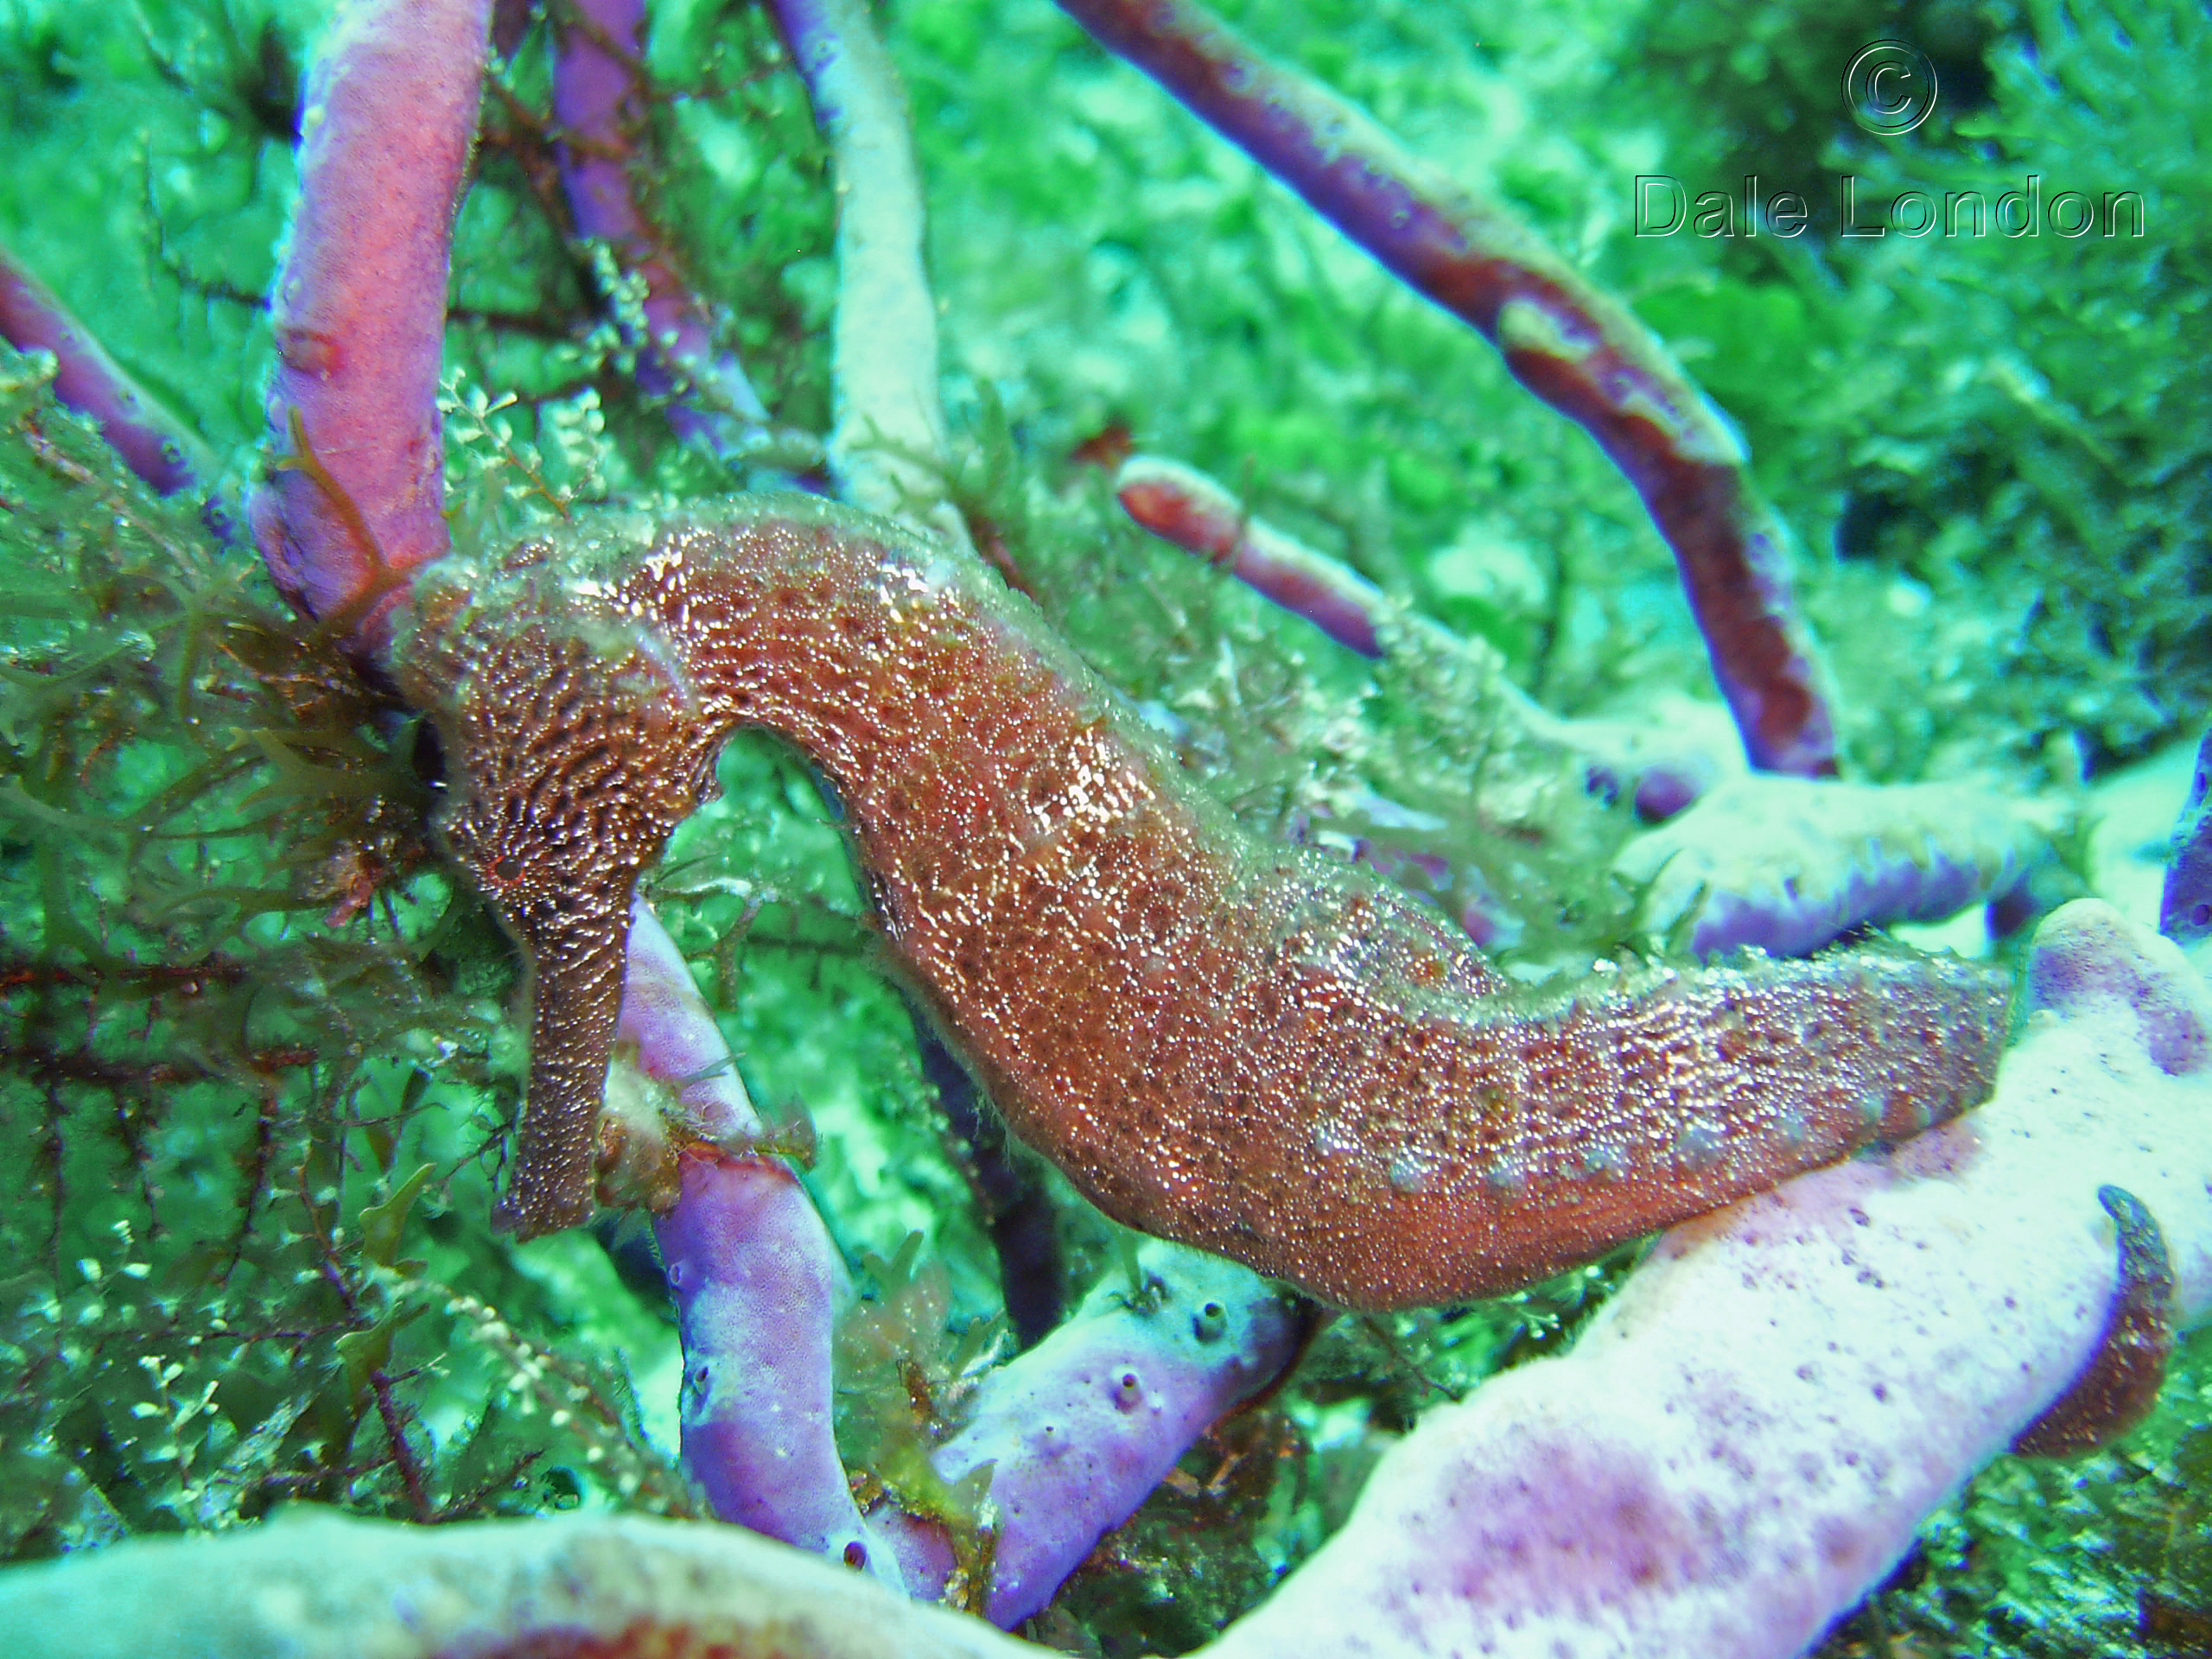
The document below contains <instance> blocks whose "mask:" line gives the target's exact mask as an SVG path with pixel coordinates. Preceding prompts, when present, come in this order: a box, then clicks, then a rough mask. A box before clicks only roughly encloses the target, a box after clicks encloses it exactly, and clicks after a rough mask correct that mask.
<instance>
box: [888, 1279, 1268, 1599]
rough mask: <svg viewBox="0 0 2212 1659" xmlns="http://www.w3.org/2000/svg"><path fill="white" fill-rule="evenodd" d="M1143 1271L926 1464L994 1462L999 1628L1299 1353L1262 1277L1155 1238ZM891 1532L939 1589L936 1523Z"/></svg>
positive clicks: (1032, 1357) (969, 1468) (981, 1405)
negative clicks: (1212, 1425)
mask: <svg viewBox="0 0 2212 1659" xmlns="http://www.w3.org/2000/svg"><path fill="white" fill-rule="evenodd" d="M1137 1262H1138V1268H1139V1274H1140V1279H1141V1283H1140V1284H1139V1285H1138V1286H1135V1287H1128V1286H1124V1285H1117V1284H1116V1282H1115V1281H1114V1280H1113V1279H1112V1278H1111V1277H1110V1276H1109V1279H1108V1281H1107V1282H1105V1283H1104V1284H1102V1285H1101V1286H1099V1287H1098V1288H1096V1289H1095V1290H1093V1291H1092V1292H1091V1294H1090V1296H1089V1297H1088V1298H1086V1299H1085V1300H1084V1306H1083V1307H1082V1309H1081V1311H1080V1312H1079V1313H1077V1317H1076V1318H1075V1319H1072V1320H1071V1321H1070V1322H1069V1323H1068V1324H1066V1325H1063V1326H1061V1328H1060V1329H1059V1330H1058V1332H1054V1333H1053V1334H1052V1336H1051V1337H1050V1338H1046V1340H1045V1341H1044V1342H1043V1343H1041V1344H1039V1345H1038V1346H1037V1347H1035V1348H1033V1349H1032V1350H1030V1351H1029V1352H1027V1353H1026V1354H1024V1355H1022V1356H1021V1357H1020V1358H1019V1359H1016V1360H1014V1361H1013V1362H1011V1363H1008V1364H1007V1365H1006V1366H1004V1367H1003V1368H1001V1370H998V1371H996V1372H995V1373H994V1374H993V1375H992V1376H989V1377H988V1379H986V1380H985V1382H984V1383H983V1384H982V1387H981V1389H979V1390H978V1391H977V1397H976V1402H975V1409H974V1412H973V1414H972V1415H971V1416H970V1417H969V1421H968V1423H967V1426H966V1427H963V1429H962V1430H961V1431H960V1433H957V1434H956V1435H955V1436H953V1438H952V1439H950V1440H948V1441H946V1442H945V1443H944V1445H943V1446H940V1447H938V1450H937V1451H936V1452H935V1453H933V1454H932V1456H931V1463H932V1464H933V1465H935V1467H936V1469H937V1471H938V1474H940V1475H941V1476H943V1477H944V1479H945V1481H946V1482H947V1483H948V1484H952V1483H956V1482H958V1481H960V1480H963V1479H964V1478H968V1477H969V1476H970V1475H972V1474H973V1473H974V1472H975V1471H976V1470H978V1469H980V1468H982V1467H983V1466H984V1465H986V1464H988V1465H991V1466H992V1474H991V1487H990V1503H991V1505H992V1507H993V1508H994V1509H995V1511H996V1513H997V1516H998V1520H997V1541H996V1548H995V1554H994V1556H993V1573H992V1578H991V1587H990V1594H989V1597H988V1600H987V1602H986V1604H985V1607H984V1612H985V1615H986V1617H988V1618H989V1619H990V1620H991V1622H992V1623H993V1624H997V1625H1000V1626H1001V1627H1002V1628H1005V1627H1011V1626H1013V1625H1014V1624H1019V1623H1020V1622H1021V1621H1022V1620H1023V1619H1025V1618H1028V1617H1030V1616H1031V1615H1032V1614H1033V1613H1035V1612H1037V1611H1039V1610H1040V1609H1041V1608H1043V1606H1044V1605H1045V1604H1046V1602H1048V1601H1050V1600H1051V1599H1052V1596H1053V1593H1054V1592H1056V1591H1058V1588H1059V1586H1060V1584H1061V1581H1062V1580H1065V1578H1066V1577H1067V1575H1068V1574H1069V1573H1071V1572H1073V1571H1074V1570H1075V1567H1076V1566H1077V1563H1078V1562H1080V1561H1081V1560H1083V1558H1084V1556H1086V1555H1088V1554H1090V1551H1091V1548H1092V1547H1093V1546H1094V1545H1096V1543H1097V1541H1099V1539H1101V1538H1102V1537H1103V1536H1104V1535H1106V1534H1107V1533H1109V1532H1110V1531H1111V1530H1113V1529H1114V1528H1116V1527H1117V1526H1119V1525H1121V1523H1122V1522H1124V1521H1126V1520H1128V1518H1129V1516H1131V1515H1133V1514H1135V1511H1136V1508H1137V1506H1138V1505H1139V1504H1140V1503H1143V1502H1144V1500H1145V1498H1146V1497H1147V1495H1148V1494H1149V1493H1150V1492H1151V1491H1152V1490H1153V1488H1154V1487H1155V1486H1157V1485H1159V1484H1160V1482H1161V1481H1162V1480H1163V1479H1165V1478H1166V1475H1167V1471H1169V1470H1171V1469H1173V1467H1174V1466H1175V1463H1176V1460H1177V1459H1179V1458H1180V1457H1181V1456H1182V1455H1183V1453H1184V1452H1186V1451H1188V1450H1189V1449H1190V1447H1191V1446H1192V1443H1193V1442H1194V1441H1195V1440H1197V1439H1198V1436H1199V1435H1200V1434H1201V1433H1204V1432H1205V1428H1206V1427H1207V1425H1208V1424H1210V1423H1211V1422H1212V1421H1214V1420H1215V1419H1216V1418H1217V1417H1219V1416H1221V1415H1222V1414H1224V1413H1225V1412H1227V1411H1229V1410H1230V1408H1233V1407H1234V1406H1236V1404H1237V1403H1238V1402H1241V1401H1243V1400H1245V1399H1247V1398H1249V1396H1250V1395H1253V1394H1255V1393H1256V1392H1258V1390H1260V1389H1262V1388H1264V1387H1265V1386H1266V1385H1267V1384H1268V1383H1271V1382H1273V1381H1274V1378H1275V1377H1276V1376H1277V1375H1278V1374H1280V1373H1281V1370H1282V1369H1283V1367H1284V1366H1285V1365H1287V1364H1288V1363H1290V1360H1291V1357H1292V1356H1293V1354H1294V1352H1295V1351H1296V1349H1297V1345H1298V1338H1299V1333H1300V1320H1299V1319H1298V1316H1297V1314H1296V1313H1295V1312H1294V1310H1293V1308H1292V1306H1290V1305H1289V1304H1288V1303H1287V1300H1285V1298H1284V1297H1283V1296H1282V1295H1281V1294H1280V1293H1279V1292H1277V1291H1275V1290H1274V1289H1273V1288H1272V1287H1270V1286H1269V1285H1268V1283H1267V1281H1264V1280H1262V1279H1261V1278H1260V1277H1259V1276H1258V1275H1257V1274H1254V1273H1251V1272H1249V1270H1247V1269H1245V1268H1240V1267H1237V1266H1236V1264H1234V1263H1233V1262H1224V1261H1221V1260H1219V1259H1218V1258H1217V1257H1214V1256H1210V1255H1200V1254H1199V1253H1198V1252H1197V1251H1195V1250H1190V1249H1184V1248H1182V1247H1181V1246H1179V1245H1173V1244H1164V1243H1147V1244H1146V1245H1144V1247H1143V1248H1142V1249H1141V1250H1139V1252H1138V1254H1137ZM891 1526H892V1528H893V1530H894V1531H895V1534H896V1535H897V1537H898V1539H899V1552H900V1555H901V1558H902V1560H904V1561H905V1563H906V1577H907V1580H908V1582H909V1583H910V1584H911V1585H912V1586H914V1587H915V1588H916V1590H917V1592H923V1591H925V1590H935V1589H936V1588H938V1587H939V1586H943V1585H944V1582H945V1580H947V1579H948V1578H949V1577H950V1574H951V1572H952V1568H953V1556H952V1550H951V1547H950V1544H949V1543H948V1542H947V1541H946V1540H945V1537H944V1532H943V1530H942V1529H940V1528H938V1527H937V1526H936V1525H935V1524H933V1523H931V1522H925V1521H918V1520H916V1519H914V1518H912V1517H911V1516H897V1517H895V1519H893V1520H892V1522H891Z"/></svg>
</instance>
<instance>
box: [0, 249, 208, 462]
mask: <svg viewBox="0 0 2212 1659" xmlns="http://www.w3.org/2000/svg"><path fill="white" fill-rule="evenodd" d="M0 340H6V341H7V342H8V343H9V344H10V346H14V347H15V348H16V350H17V351H20V352H34V351H35V352H51V353H53V354H54V397H55V398H56V400H57V401H59V402H60V404H62V406H63V407H64V408H67V409H73V410H76V411H77V413H79V415H82V416H85V417H86V419H88V420H90V421H91V422H92V423H93V424H94V425H96V426H98V427H99V429H100V435H101V436H102V437H104V438H105V439H106V440H107V441H108V442H109V444H110V445H111V447H112V448H114V450H115V452H116V453H117V454H119V455H121V456H122V457H123V462H124V465H125V466H126V467H130V470H131V471H132V472H134V473H136V474H137V475H138V476H139V477H140V478H142V479H143V480H145V481H146V482H147V483H148V484H149V486H152V487H153V488H154V489H155V490H156V491H158V492H159V493H162V494H163V495H175V493H177V492H178V491H179V490H182V489H188V488H190V487H191V486H194V485H205V484H206V483H207V481H208V480H211V479H213V477H214V475H215V472H216V467H215V461H214V457H213V455H212V454H209V453H208V450H207V446H206V445H205V444H203V443H202V442H200V440H199V439H198V438H197V437H195V436H194V435H193V434H192V433H191V432H189V431H188V430H187V429H185V427H184V426H183V425H182V424H181V423H179V422H178V421H177V420H176V419H175V417H174V416H171V415H170V414H169V413H168V411H167V410H164V409H162V408H161V407H160V405H158V404H156V403H155V401H154V400H153V398H151V397H149V396H148V395H147V394H146V393H145V392H144V391H142V390H141V389H140V388H139V387H138V385H137V384H136V383H134V382H133V381H132V379H131V378H130V376H129V375H127V374H125V373H124V372H123V370H122V369H121V368H120V367H118V365H117V364H116V361H115V359H113V358H111V357H110V356H109V355H108V354H107V353H106V352H105V351H104V350H102V349H101V347H100V343H99V340H95V339H94V338H93V337H92V334H91V333H90V331H88V330H87V329H86V327H85V325H84V324H82V323H81V322H79V321H77V319H76V318H75V317H73V316H72V315H70V314H69V311H68V308H67V307H66V306H64V305H63V304H62V303H61V302H60V300H58V299H56V298H55V297H54V294H53V292H52V291H51V290H50V289H48V288H47V286H46V284H45V283H41V282H40V281H39V279H38V278H37V277H34V276H32V275H31V273H30V272H29V270H26V269H25V268H24V267H23V265H22V262H21V261H19V260H18V259H17V258H16V257H15V255H13V254H12V253H10V252H9V251H8V250H7V249H6V248H4V247H0Z"/></svg>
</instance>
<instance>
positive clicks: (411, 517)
mask: <svg viewBox="0 0 2212 1659" xmlns="http://www.w3.org/2000/svg"><path fill="white" fill-rule="evenodd" d="M490 24H491V3H490V0H351V3H347V4H345V5H343V6H341V7H340V10H339V11H338V13H337V15H336V16H335V17H334V19H333V21H332V22H331V24H330V27H329V30H328V33H327V35H325V36H324V39H323V42H322V46H321V50H320V51H319V52H318V53H317V54H316V55H315V64H314V67H313V68H312V69H311V70H310V71H309V73H308V85H307V96H306V102H305V112H304V114H303V115H302V118H301V131H302V135H303V137H302V141H301V146H300V191H299V200H298V205H297V206H296V208H295V209H294V211H293V215H292V225H291V229H290V231H289V233H288V234H287V236H286V238H285V244H284V251H283V261H282V265H281V269H280V270H279V271H278V273H277V294H276V315H275V319H274V327H275V331H276V338H277V372H276V374H275V376H274V377H273V378H272V379H271V380H270V387H269V404H268V407H269V427H270V438H271V441H272V443H273V445H274V448H275V449H276V452H277V460H276V461H275V462H274V464H273V465H272V467H271V470H270V477H269V479H268V480H267V481H266V482H265V483H264V485H263V486H262V487H261V488H260V489H259V490H258V491H257V493H256V494H255V497H254V499H253V503H252V507H251V518H252V524H253V533H254V539H255V540H256V542H257V543H259V545H260V548H261V553H262V557H263V558H264V559H265V560H266V561H267V562H268V565H269V569H270V575H273V576H274V577H275V578H276V581H277V587H278V588H281V589H282V590H283V593H284V594H285V596H286V597H287V598H288V599H289V600H290V601H292V603H293V604H294V605H295V606H296V607H298V608H299V609H300V610H301V611H302V613H305V614H306V615H308V616H310V617H314V618H317V619H321V620H327V621H333V622H334V624H336V625H337V626H340V627H341V629H342V631H343V632H346V634H347V635H349V636H350V637H351V638H353V639H355V640H356V641H358V642H359V644H360V645H363V646H364V647H365V648H366V649H367V650H368V651H370V652H375V651H377V650H378V649H380V648H381V646H382V644H383V639H384V626H385V615H386V613H388V612H389V610H390V608H391V605H392V604H393V603H394V602H395V601H396V600H397V597H398V593H399V588H400V587H401V585H402V583H403V582H404V577H405V575H406V573H407V572H409V571H410V570H412V569H415V568H416V567H417V566H419V565H423V564H425V563H429V561H430V560H432V559H435V558H437V557H438V556H441V555H442V554H443V553H444V552H445V550H446V548H447V544H448V543H447V535H446V521H445V512H444V502H445V455H444V450H443V442H442V438H443V433H442V423H441V420H440V417H439V414H438V374H439V370H440V367H441V365H442V361H443V355H444V343H445V315H446V278H447V273H448V269H449V268H450V266H451V264H452V259H453V220H454V209H455V207H456V205H457V203H458V201H459V199H460V194H461V184H462V181H463V178H464V176H465V175H466V174H467V168H468V157H469V151H470V148H471V146H472V145H473V144H474V142H475V136H476V119H477V101H478V97H479V93H480V86H481V81H482V74H483V66H484V58H485V51H486V43H487V38H488V33H489V29H490Z"/></svg>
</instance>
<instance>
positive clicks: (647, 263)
mask: <svg viewBox="0 0 2212 1659" xmlns="http://www.w3.org/2000/svg"><path fill="white" fill-rule="evenodd" d="M644 21H645V0H575V3H574V5H573V7H572V16H571V17H570V20H569V22H567V23H566V24H565V25H564V26H563V29H562V30H561V38H560V50H559V54H558V55H557V56H556V58H555V59H554V62H553V115H554V119H555V120H556V122H558V123H559V125H560V130H561V134H562V143H561V146H560V151H561V181H562V183H563V186H564V187H565V188H566V189H567V191H568V197H569V212H570V213H572V214H573V215H574V216H575V226H576V232H577V234H578V235H580V236H585V237H589V238H594V240H598V241H603V242H605V243H606V244H607V245H608V246H609V247H610V248H611V249H612V250H613V253H614V257H615V259H616V261H617V262H618V263H619V264H620V265H621V267H622V268H623V269H624V270H628V271H632V272H634V273H635V274H636V275H637V276H638V277H640V278H642V279H643V281H644V283H645V299H644V302H643V304H642V305H641V307H640V309H641V310H642V312H643V313H644V321H645V332H646V334H647V335H648V336H649V338H646V339H643V340H631V341H630V342H629V344H630V345H631V346H632V348H633V349H634V350H635V351H636V353H637V354H638V370H637V373H638V384H639V386H640V387H642V388H643V389H644V390H645V391H646V392H647V393H648V394H649V395H651V396H653V397H665V398H668V399H670V400H671V401H670V403H669V405H668V423H669V425H670V426H671V427H672V428H673V429H675V431H676V435H677V437H679V438H681V439H682V440H683V442H686V443H690V444H693V445H696V447H698V448H702V449H704V450H706V451H707V452H708V453H709V454H712V455H714V456H715V457H717V458H718V459H720V460H721V461H728V462H731V463H737V462H741V461H747V460H749V459H751V458H753V456H755V455H757V454H759V453H760V450H761V448H763V446H764V445H766V443H767V442H769V441H770V438H769V433H768V430H767V425H768V411H767V410H766V407H765V406H764V405H763V404H761V402H760V394H759V393H758V392H756V391H754V390H753V383H752V381H751V380H749V379H747V378H746V373H745V370H744V367H743V365H741V364H740V363H739V362H738V360H737V359H736V357H735V356H734V354H732V353H728V352H726V351H722V350H721V349H719V348H718V347H717V346H715V337H714V325H713V322H712V320H711V319H710V318H709V315H708V314H707V311H706V308H705V307H703V306H702V304H701V303H700V302H699V299H698V296H696V295H695V294H694V293H693V292H692V291H691V289H690V288H689V287H688V286H687V285H686V284H685V283H684V282H683V279H682V278H681V277H679V276H678V275H677V271H676V270H675V267H674V266H673V265H672V264H671V263H670V261H669V257H668V253H667V251H666V249H665V248H664V246H663V245H662V244H661V242H660V241H659V239H658V238H657V237H656V236H655V235H654V234H653V232H652V229H651V227H650V226H647V224H646V223H645V215H644V214H643V213H640V212H639V207H638V202H637V197H636V194H635V193H634V192H633V190H632V188H631V181H630V167H631V162H632V156H633V154H634V152H635V150H636V149H637V135H638V131H639V127H640V126H641V124H643V122H644V119H645V111H644V107H643V92H644V88H643V86H642V72H641V70H640V68H639V53H640V46H639V42H640V38H641V36H640V30H641V28H642V26H643V23H644Z"/></svg>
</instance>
